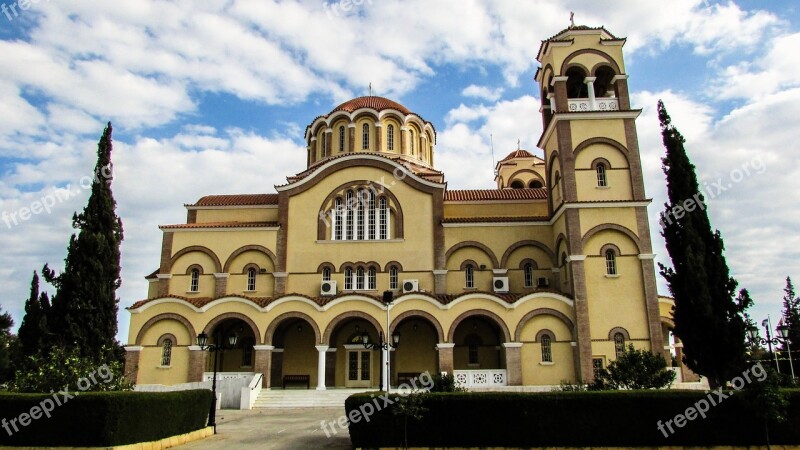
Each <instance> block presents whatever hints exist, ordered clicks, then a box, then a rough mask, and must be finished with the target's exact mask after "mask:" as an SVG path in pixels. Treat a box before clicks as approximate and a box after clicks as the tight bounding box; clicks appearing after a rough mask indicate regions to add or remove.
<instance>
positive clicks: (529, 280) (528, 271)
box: [523, 263, 533, 287]
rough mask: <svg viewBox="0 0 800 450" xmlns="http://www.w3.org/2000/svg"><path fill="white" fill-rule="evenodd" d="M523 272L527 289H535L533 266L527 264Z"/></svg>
mask: <svg viewBox="0 0 800 450" xmlns="http://www.w3.org/2000/svg"><path fill="white" fill-rule="evenodd" d="M523 270H524V272H525V287H533V264H531V263H525V266H524V267H523Z"/></svg>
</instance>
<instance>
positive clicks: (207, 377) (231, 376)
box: [203, 372, 253, 381]
mask: <svg viewBox="0 0 800 450" xmlns="http://www.w3.org/2000/svg"><path fill="white" fill-rule="evenodd" d="M252 376H253V372H217V381H220V380H238V379H243V378H248V379H249V378H250V377H252ZM212 378H214V372H204V373H203V381H211V379H212Z"/></svg>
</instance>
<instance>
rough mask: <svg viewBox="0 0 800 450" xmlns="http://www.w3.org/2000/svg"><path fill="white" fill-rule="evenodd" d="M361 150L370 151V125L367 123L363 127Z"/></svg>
mask: <svg viewBox="0 0 800 450" xmlns="http://www.w3.org/2000/svg"><path fill="white" fill-rule="evenodd" d="M361 148H362V149H363V150H367V149H369V124H366V123H365V124H364V125H362V126H361Z"/></svg>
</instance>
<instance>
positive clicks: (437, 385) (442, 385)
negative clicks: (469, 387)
mask: <svg viewBox="0 0 800 450" xmlns="http://www.w3.org/2000/svg"><path fill="white" fill-rule="evenodd" d="M432 378H433V386H432V387H431V389H430V392H464V391H466V389H464V388H462V387H459V386H456V378H455V377H454V376H452V375H450V374H448V373H442V374H439V373H437V374H435V375H434V376H433V377H432Z"/></svg>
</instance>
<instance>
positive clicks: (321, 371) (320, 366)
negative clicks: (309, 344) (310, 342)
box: [315, 345, 328, 391]
mask: <svg viewBox="0 0 800 450" xmlns="http://www.w3.org/2000/svg"><path fill="white" fill-rule="evenodd" d="M315 347H316V348H317V356H318V358H317V390H318V391H324V390H325V359H326V358H325V352H327V351H328V346H327V345H315Z"/></svg>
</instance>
